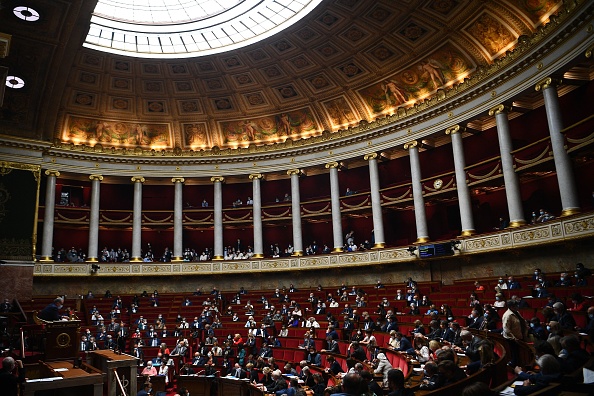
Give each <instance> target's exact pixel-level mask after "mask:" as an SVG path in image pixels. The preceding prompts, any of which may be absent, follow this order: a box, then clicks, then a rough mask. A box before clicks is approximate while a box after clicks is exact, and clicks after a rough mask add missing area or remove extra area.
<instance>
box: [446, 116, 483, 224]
mask: <svg viewBox="0 0 594 396" xmlns="http://www.w3.org/2000/svg"><path fill="white" fill-rule="evenodd" d="M461 132H462V130H461V128H460V125H454V126H453V127H450V128H448V129H446V135H450V137H451V138H452V150H453V151H454V170H455V173H456V190H457V192H458V207H459V210H460V222H461V224H462V233H461V236H470V235H474V234H475V233H476V231H475V229H474V221H473V219H472V201H471V199H470V191H469V190H468V184H466V171H465V170H464V168H466V159H465V158H464V145H463V143H462V135H461Z"/></svg>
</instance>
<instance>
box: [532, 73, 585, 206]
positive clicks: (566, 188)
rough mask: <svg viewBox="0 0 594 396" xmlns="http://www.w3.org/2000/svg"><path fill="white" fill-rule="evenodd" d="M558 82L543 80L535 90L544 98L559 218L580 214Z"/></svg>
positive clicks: (559, 82) (549, 79) (550, 79)
mask: <svg viewBox="0 0 594 396" xmlns="http://www.w3.org/2000/svg"><path fill="white" fill-rule="evenodd" d="M559 84H561V81H560V80H555V79H553V78H550V77H548V78H545V79H544V80H542V81H540V82H539V83H538V84H536V87H535V89H536V90H537V91H542V95H543V97H544V104H545V109H546V112H547V121H548V123H549V134H550V135H551V146H552V148H553V159H554V160H555V171H556V172H557V182H558V183H559V193H560V195H561V206H562V208H563V211H562V212H561V216H570V215H572V214H575V213H579V212H580V203H579V199H578V195H577V188H576V185H575V178H574V176H573V169H572V165H571V158H569V155H568V154H567V151H566V150H565V136H564V135H563V133H562V132H561V131H562V130H563V120H562V118H561V107H560V106H559V97H558V95H557V85H559Z"/></svg>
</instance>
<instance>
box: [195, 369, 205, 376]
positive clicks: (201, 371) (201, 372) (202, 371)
mask: <svg viewBox="0 0 594 396" xmlns="http://www.w3.org/2000/svg"><path fill="white" fill-rule="evenodd" d="M204 373H206V370H200V371H198V373H196V375H200V374H204Z"/></svg>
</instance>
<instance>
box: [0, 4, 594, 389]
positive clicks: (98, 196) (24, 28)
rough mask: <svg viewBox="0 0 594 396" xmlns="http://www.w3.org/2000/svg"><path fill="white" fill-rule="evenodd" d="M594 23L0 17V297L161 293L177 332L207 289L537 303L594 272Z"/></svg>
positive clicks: (389, 13) (42, 11) (351, 12)
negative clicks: (562, 279) (340, 290)
mask: <svg viewBox="0 0 594 396" xmlns="http://www.w3.org/2000/svg"><path fill="white" fill-rule="evenodd" d="M29 3H31V4H29ZM593 15H594V3H593V2H592V1H588V0H565V1H562V0H530V1H528V0H526V1H524V0H523V1H512V0H501V1H492V0H490V1H472V0H403V1H388V0H374V1H371V0H309V1H308V0H258V1H246V0H226V1H222V0H210V1H205V0H162V1H144V2H138V1H131V0H98V1H97V0H95V1H75V0H53V1H49V0H41V1H36V2H20V1H16V0H9V1H3V2H2V7H0V21H1V22H2V23H0V76H2V79H3V80H5V81H6V83H5V84H2V87H1V88H0V105H1V107H0V260H2V264H1V265H2V269H3V271H5V272H3V274H5V276H4V275H3V276H2V280H1V281H0V285H2V288H1V289H2V290H3V293H4V295H0V297H7V298H9V299H10V298H12V297H17V298H19V300H20V301H21V302H22V303H23V304H24V305H25V306H26V307H27V308H31V309H32V308H36V309H40V308H42V307H39V306H36V304H35V302H34V301H33V302H32V303H27V304H29V305H31V306H30V307H29V305H27V304H25V303H24V301H25V300H29V299H31V297H32V296H37V297H38V298H41V297H40V296H48V295H54V296H55V295H56V294H60V295H67V296H76V295H81V296H84V295H86V294H87V292H88V291H90V290H94V291H96V292H98V291H99V290H101V291H103V290H111V291H112V292H113V293H114V295H115V294H116V293H117V294H121V295H123V296H124V299H125V300H126V303H127V301H128V299H129V298H131V297H132V296H134V295H135V294H137V293H138V294H140V292H141V291H143V290H149V291H150V290H153V289H157V290H158V291H159V292H161V293H172V294H170V295H165V296H164V297H163V298H162V301H161V302H165V301H166V304H165V305H167V304H169V305H170V309H169V308H168V309H169V314H173V313H174V312H175V313H177V312H178V311H177V310H178V306H179V305H180V301H178V299H179V298H182V297H183V293H186V294H189V293H191V292H192V291H194V290H196V288H197V287H199V288H203V289H207V290H210V289H211V288H213V287H214V288H217V289H219V290H223V291H224V293H223V294H224V295H225V296H228V299H227V300H224V299H221V300H222V301H220V302H219V303H220V304H221V306H220V307H219V308H220V309H225V308H226V304H227V303H228V302H230V301H231V298H232V296H233V295H235V291H236V290H239V289H240V287H241V288H242V287H245V288H246V289H249V290H250V291H253V292H254V293H256V294H258V293H260V291H261V292H262V294H263V295H266V296H267V297H268V294H271V295H272V294H273V293H275V289H276V293H278V289H279V288H280V289H281V290H282V288H283V287H288V285H290V284H294V285H295V286H296V287H297V288H299V289H302V290H307V291H308V292H309V291H311V292H312V293H318V292H319V290H317V289H316V288H317V286H318V285H320V287H321V288H332V289H334V288H335V287H339V285H341V284H343V285H344V284H346V285H349V286H352V285H355V286H359V287H362V288H367V289H371V288H372V285H376V284H377V283H382V284H386V285H391V286H390V288H388V289H389V290H388V291H386V293H384V294H385V295H386V296H387V297H388V299H391V297H390V296H391V295H394V294H395V293H396V290H397V289H399V288H402V289H405V288H406V287H405V286H402V285H401V284H402V281H403V280H404V279H407V278H409V277H412V278H413V279H415V280H416V281H418V282H419V284H420V285H421V286H422V287H421V289H422V292H423V293H424V294H429V293H430V292H434V293H436V295H434V296H433V297H434V298H435V300H436V301H438V304H439V303H445V304H446V307H447V303H450V305H452V306H453V307H454V308H456V309H457V311H456V312H455V315H458V316H459V315H464V316H466V315H468V314H469V313H470V312H465V311H466V310H467V308H468V305H467V304H466V303H464V304H462V305H464V307H465V308H466V309H464V307H461V306H460V299H464V298H465V297H466V294H467V292H468V291H471V290H472V286H468V285H467V284H466V283H464V282H463V281H466V282H467V283H468V281H469V280H474V279H482V280H484V282H485V283H486V284H489V282H495V283H497V281H498V279H499V277H504V278H505V279H507V277H508V276H509V275H520V276H522V275H523V274H530V275H526V276H525V277H524V278H522V281H521V283H522V285H523V287H524V288H523V289H521V290H522V292H525V294H526V295H528V294H529V295H533V293H536V292H535V291H534V290H536V287H534V288H532V283H531V282H532V281H531V280H530V279H531V276H532V275H531V274H532V273H533V271H534V267H538V268H539V269H541V270H542V271H543V272H544V273H547V274H559V273H566V272H568V273H569V274H570V276H572V275H573V274H574V271H575V269H576V264H577V263H584V264H585V265H586V267H587V266H588V265H590V266H592V261H593V260H592V259H593V257H594V248H593V246H594V245H593V244H592V242H593V241H594V213H593V209H594V117H593V115H594V105H593V103H594V84H593V83H592V79H593V78H594V61H593V53H594V28H593V26H594V20H593V19H594V18H593ZM578 272H579V271H577V272H576V277H577V278H578V280H579V279H580V277H579V276H578ZM580 273H581V272H580ZM555 276H556V275H555ZM534 279H536V277H535V278H534ZM378 280H379V281H378ZM461 282H462V283H461ZM553 283H554V282H553ZM586 283H587V282H586ZM452 285H453V286H452ZM460 288H462V289H463V291H464V293H463V294H464V296H462V295H459V293H458V292H460ZM464 288H466V289H464ZM469 288H470V289H469ZM392 289H393V290H392ZM376 290H380V289H376ZM539 290H540V289H539ZM565 290H566V289H565ZM576 290H577V289H576ZM579 290H582V289H579ZM230 292H232V294H230ZM368 292H370V291H368ZM89 293H90V292H89ZM332 293H333V292H332ZM374 293H375V294H376V295H375V296H371V297H369V298H368V299H370V300H371V302H372V303H373V304H376V305H377V304H379V305H381V304H382V300H381V297H382V296H384V294H382V293H379V292H374ZM378 293H379V294H378ZM457 293H458V294H457ZM538 293H540V291H539V292H538ZM538 293H537V294H538ZM557 293H558V295H561V296H562V298H563V299H565V298H566V297H567V298H568V299H567V303H568V304H571V299H569V294H567V293H565V291H563V290H562V289H559V291H557ZM101 294H103V292H101ZM318 294H319V293H318ZM324 294H325V293H324ZM357 294H359V293H358V292H357V291H356V288H355V294H354V295H353V296H355V295H357ZM491 294H493V296H491ZM510 294H511V293H510ZM258 295H259V294H258ZM361 296H363V294H359V297H361ZM429 296H430V294H429ZM485 296H487V297H488V299H492V298H494V292H492V288H491V287H488V288H487V291H485ZM250 297H251V299H252V301H255V299H256V296H250ZM302 297H303V299H302V300H303V301H301V300H299V301H297V302H299V303H300V304H302V305H303V304H305V305H307V304H309V302H310V301H309V300H307V297H308V296H305V295H304V296H302ZM318 297H324V296H323V295H320V296H318ZM504 297H508V296H504ZM535 297H536V298H538V297H541V296H540V295H536V296H535ZM339 298H340V296H336V299H337V300H338V299H339ZM354 298H355V297H353V300H352V301H351V302H350V303H348V304H349V305H353V304H356V303H355V300H354ZM242 299H244V300H245V298H243V297H242ZM452 299H453V300H452ZM198 300H200V301H199V302H200V303H202V300H203V299H202V297H200V298H198ZM198 300H197V302H198ZM290 300H291V299H289V301H287V302H286V303H287V304H289V303H290ZM38 301H42V300H38ZM80 301H83V300H79V303H80ZM105 301H107V300H104V301H103V302H99V301H98V300H97V304H98V305H101V304H103V305H105V304H107V303H105V304H104V302H105ZM238 301H239V300H238ZM242 301H243V300H242ZM312 301H313V300H312ZM347 301H348V297H347ZM535 302H537V301H536V300H535ZM90 303H91V302H88V304H90ZM215 304H216V303H215ZM279 304H281V303H279ZM108 305H109V304H108ZM169 305H167V306H169ZM341 305H342V304H341ZM106 307H107V305H106ZM106 307H103V308H105V309H108V308H109V307H107V308H106ZM438 307H439V306H438ZM77 308H78V309H81V307H80V306H78V307H77ZM82 308H83V309H85V310H86V311H85V312H89V311H88V310H89V309H90V307H89V306H84V307H82ZM315 308H316V307H314V306H313V305H312V308H311V309H312V310H313V309H315ZM347 308H348V307H347ZM532 308H535V309H536V308H538V306H536V305H534V306H533V307H532ZM155 309H156V308H155ZM246 309H247V308H246ZM345 309H346V308H345ZM374 309H375V308H374ZM402 309H403V310H404V307H402ZM406 309H408V308H406ZM463 309H464V310H463ZM232 310H233V308H232ZM256 311H258V310H256ZM334 311H336V310H334ZM147 312H148V311H147ZM155 312H156V311H155ZM188 312H189V311H188ZM193 312H194V311H192V316H193V315H194V313H193ZM196 312H198V311H196ZM246 312H247V311H246ZM246 312H243V311H242V314H243V313H246ZM406 312H407V311H406ZM153 313H154V312H153V311H150V313H148V316H151V315H152V314H153ZM257 313H258V315H259V314H261V313H262V312H259V311H258V312H257ZM335 313H336V314H338V311H336V312H335ZM502 313H503V312H502ZM169 314H167V315H169ZM412 314H413V315H414V314H415V313H414V312H412ZM531 314H532V315H533V316H534V315H535V314H536V311H535V312H531ZM85 315H86V314H85V313H83V315H82V316H85ZM308 315H309V313H307V314H304V317H305V316H308ZM349 315H350V314H349ZM448 316H449V315H448ZM315 318H317V317H315ZM315 318H314V319H315ZM418 318H419V319H420V320H422V322H423V323H422V324H425V325H428V324H429V323H428V321H426V317H425V316H423V315H422V314H421V315H420V316H419V317H418ZM584 318H585V317H584ZM132 319H134V320H137V319H138V318H137V317H135V316H134V315H132V316H130V317H127V318H126V319H124V318H122V319H121V321H124V320H132ZM168 319H171V318H168ZM188 319H190V318H188ZM318 319H320V320H325V319H323V318H318ZM380 319H381V320H380V322H381V321H382V320H383V321H384V322H382V323H380V324H379V326H380V327H381V326H384V325H385V324H386V323H385V320H386V318H385V317H381V318H380ZM462 319H463V317H460V318H459V320H462ZM527 319H530V318H527ZM88 320H91V319H88ZM172 320H173V319H172ZM241 320H242V321H243V320H244V318H243V317H242V318H241ZM584 320H585V319H584ZM224 321H225V323H226V324H225V326H230V327H229V328H234V327H233V325H232V324H230V323H227V319H225V320H224ZM425 322H427V323H425ZM362 323H363V320H361V322H357V326H362ZM582 324H583V323H582ZM323 325H324V326H325V325H326V322H323ZM340 326H341V327H342V326H343V324H342V323H341V324H340ZM413 327H414V326H413ZM413 327H411V329H412V328H413ZM349 328H350V327H348V326H347V330H348V329H349ZM279 329H280V327H279ZM238 332H239V330H238ZM347 333H348V336H349V337H350V334H351V333H350V332H348V331H347ZM347 333H345V334H347ZM217 334H218V335H221V334H219V333H217ZM242 335H243V334H242ZM244 336H245V335H244ZM302 336H303V334H301V333H299V334H293V335H292V337H302ZM345 337H346V336H345ZM322 338H323V337H322ZM388 338H389V335H387V336H386V340H385V341H386V342H389V341H388ZM505 340H506V338H501V339H497V342H501V344H498V345H499V346H498V348H499V349H498V350H499V352H501V353H503V354H505V353H507V354H508V355H507V358H508V359H509V356H510V355H509V354H517V352H518V350H517V349H514V348H515V347H514V345H512V346H511V347H510V346H509V345H507V344H506V341H505ZM151 342H152V341H151ZM320 346H321V345H320ZM194 347H195V346H192V352H193V351H194ZM342 347H343V346H341V348H342ZM126 348H127V347H126ZM132 349H133V345H132V344H131V345H130V352H131V351H132ZM343 349H344V348H343ZM347 352H348V351H342V354H340V353H338V354H337V356H338V355H340V356H342V355H345V356H346V354H348V353H347ZM524 352H526V353H528V354H529V353H530V349H529V348H528V349H526V350H524ZM287 353H288V352H287ZM275 356H276V357H278V356H277V355H275ZM287 356H288V355H287ZM287 356H284V357H285V358H286V359H284V360H286V361H291V360H295V359H296V358H295V357H294V356H293V355H292V356H293V357H292V358H287ZM324 356H325V355H324ZM398 356H401V355H398ZM499 356H501V355H499ZM514 356H515V357H517V355H514ZM530 356H532V358H533V355H530ZM530 356H528V360H530V359H529V357H530ZM524 357H526V356H524ZM389 359H390V360H391V361H392V363H393V364H395V365H400V366H402V367H401V368H406V370H408V368H410V366H407V364H409V363H410V359H409V360H406V359H404V360H402V361H400V360H398V359H399V358H398V359H397V358H396V357H395V355H393V354H391V353H390V356H389ZM280 360H281V361H282V360H283V357H282V356H281V357H280ZM512 360H513V356H512ZM324 362H326V360H325V357H324ZM345 362H346V358H345V361H344V362H343V361H342V360H341V361H340V362H339V363H341V364H343V363H345ZM407 362H408V363H407ZM504 363H506V362H504ZM324 364H325V363H324ZM500 369H501V370H503V373H504V374H505V368H500ZM501 370H499V371H498V372H499V373H501ZM403 371H404V370H403ZM407 373H408V371H407ZM407 378H408V377H407ZM489 378H491V377H489ZM500 379H501V378H500ZM171 381H172V382H171V384H173V383H174V382H175V381H174V378H171ZM380 382H381V381H380ZM483 382H484V381H483ZM496 382H497V384H498V385H499V384H501V383H502V381H499V380H498V381H495V380H494V382H493V381H492V382H491V385H495V383H496ZM407 385H411V382H410V381H409V380H408V379H407ZM221 386H222V385H221ZM452 389H453V388H452ZM451 394H453V393H451Z"/></svg>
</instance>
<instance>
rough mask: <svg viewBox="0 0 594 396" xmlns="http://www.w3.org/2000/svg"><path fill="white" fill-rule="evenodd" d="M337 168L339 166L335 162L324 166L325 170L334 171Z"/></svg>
mask: <svg viewBox="0 0 594 396" xmlns="http://www.w3.org/2000/svg"><path fill="white" fill-rule="evenodd" d="M338 166H339V165H338V162H336V161H333V162H328V163H327V164H326V165H325V168H326V169H331V168H332V169H334V168H338Z"/></svg>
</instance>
